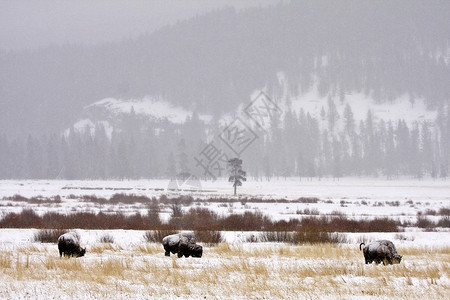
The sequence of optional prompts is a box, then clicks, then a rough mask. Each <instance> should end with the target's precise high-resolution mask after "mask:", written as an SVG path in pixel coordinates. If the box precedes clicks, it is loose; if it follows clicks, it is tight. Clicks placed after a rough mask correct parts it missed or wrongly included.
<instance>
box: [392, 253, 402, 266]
mask: <svg viewBox="0 0 450 300" xmlns="http://www.w3.org/2000/svg"><path fill="white" fill-rule="evenodd" d="M401 261H402V256H401V255H398V254H396V255H394V257H392V263H393V264H399V263H400V262H401Z"/></svg>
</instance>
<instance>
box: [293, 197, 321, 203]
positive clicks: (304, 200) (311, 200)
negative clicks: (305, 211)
mask: <svg viewBox="0 0 450 300" xmlns="http://www.w3.org/2000/svg"><path fill="white" fill-rule="evenodd" d="M296 202H299V203H317V202H319V199H318V198H315V197H301V198H298V199H297V201H296Z"/></svg>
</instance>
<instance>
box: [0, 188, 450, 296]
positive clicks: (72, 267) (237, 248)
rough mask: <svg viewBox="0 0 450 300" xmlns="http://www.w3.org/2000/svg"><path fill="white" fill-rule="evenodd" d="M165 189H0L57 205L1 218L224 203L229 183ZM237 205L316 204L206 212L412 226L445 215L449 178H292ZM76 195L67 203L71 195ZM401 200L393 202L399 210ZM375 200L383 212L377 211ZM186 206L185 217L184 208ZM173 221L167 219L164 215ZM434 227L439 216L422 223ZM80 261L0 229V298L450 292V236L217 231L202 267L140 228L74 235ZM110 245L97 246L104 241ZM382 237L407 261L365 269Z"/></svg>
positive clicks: (5, 206)
mask: <svg viewBox="0 0 450 300" xmlns="http://www.w3.org/2000/svg"><path fill="white" fill-rule="evenodd" d="M167 185H168V181H167V180H152V181H144V180H142V181H0V199H2V198H4V197H10V196H13V195H15V194H20V195H22V196H25V197H35V196H39V195H40V196H43V197H53V196H57V195H59V196H61V198H62V201H61V203H59V204H54V203H52V204H48V203H47V204H39V203H38V204H30V203H26V202H15V201H9V200H0V211H1V213H2V214H4V213H7V212H11V211H20V210H22V209H23V208H32V209H34V210H36V211H37V212H38V213H44V212H46V211H58V212H67V213H70V212H73V211H80V210H85V211H86V210H87V211H98V210H108V211H122V212H124V213H133V212H136V211H139V210H140V211H142V212H146V207H145V205H122V204H119V205H114V206H112V205H111V206H108V205H103V206H99V205H98V204H95V203H86V202H80V201H79V200H78V199H79V198H80V197H82V196H83V195H96V196H98V197H106V198H109V197H110V196H111V195H113V194H115V193H127V194H131V193H133V194H138V195H146V196H149V197H153V196H159V195H161V194H165V195H167V196H168V197H170V196H177V195H180V194H181V195H192V196H193V197H194V198H196V197H201V198H208V197H225V196H226V197H232V196H231V193H232V190H231V188H230V186H229V183H228V182H226V181H216V182H202V187H203V189H204V190H205V191H203V192H190V191H177V192H175V191H167V190H165V188H166V187H167ZM238 192H239V193H240V194H241V196H240V197H241V198H240V199H241V200H243V197H263V198H265V199H287V200H296V199H298V198H300V197H316V198H318V199H319V201H318V202H317V203H299V202H295V203H294V202H293V203H289V202H288V203H275V202H272V203H252V202H246V201H244V200H243V201H238V202H233V203H228V204H227V205H224V204H220V203H204V204H201V205H204V206H205V207H207V208H209V209H213V210H215V211H218V212H220V213H224V214H225V213H231V212H234V213H238V212H242V211H245V210H253V211H254V210H255V209H257V210H260V211H262V212H263V213H265V214H268V215H270V216H271V217H272V218H274V219H281V218H285V219H286V218H287V219H288V218H291V217H300V216H302V215H301V214H298V213H297V211H303V210H304V209H309V210H313V209H317V210H318V211H319V212H320V213H321V214H324V213H330V212H332V211H340V212H342V213H345V214H346V215H347V216H350V217H354V218H368V217H373V216H388V217H391V218H395V219H397V218H406V219H414V218H416V216H417V213H418V212H423V211H425V210H427V209H428V210H436V211H437V210H439V209H441V208H449V207H450V201H449V200H450V183H449V182H446V181H412V180H401V181H385V180H376V179H375V180H367V179H341V180H340V181H332V180H326V179H323V180H321V181H317V180H314V181H304V180H303V181H299V180H298V179H287V180H286V181H285V180H272V181H271V182H269V183H267V182H252V181H251V180H250V181H249V182H246V183H244V186H243V187H242V188H240V189H239V190H238ZM73 196H75V197H73ZM397 201H398V204H396V203H397ZM380 203H381V204H380ZM184 209H188V208H187V207H185V208H184ZM168 213H169V212H164V214H165V215H168ZM427 217H429V218H431V219H433V218H437V216H432V215H430V216H427ZM76 231H77V232H78V233H79V234H80V236H81V243H82V246H86V247H87V254H86V256H85V257H82V258H78V259H60V258H59V256H58V251H57V246H56V244H41V243H38V242H34V241H33V236H34V234H35V233H36V232H37V230H36V229H0V299H23V298H40V299H47V298H63V297H64V298H67V297H69V298H81V299H83V298H84V299H98V298H106V297H108V298H113V299H116V298H120V299H123V298H130V299H136V298H138V299H148V298H153V299H160V298H162V299H173V298H182V299H199V298H207V299H214V298H217V299H229V298H233V299H248V298H276V299H279V298H291V299H302V298H310V299H379V298H386V299H387V298H389V299H418V298H422V297H427V298H428V299H445V298H448V295H449V294H450V274H449V270H450V232H449V231H448V230H447V229H440V230H439V231H437V232H424V231H423V230H421V229H418V228H409V230H408V231H406V232H402V233H347V234H346V236H347V238H348V239H347V240H348V241H347V242H346V243H344V244H340V245H335V246H332V245H314V246H309V245H300V246H294V245H288V244H277V243H247V242H245V241H246V240H247V239H246V237H247V236H248V235H252V234H253V235H254V234H258V233H256V232H225V233H224V237H225V242H224V243H223V244H220V245H218V246H216V247H207V246H205V247H204V256H203V257H202V258H200V259H195V258H187V259H186V258H182V259H178V258H175V257H173V256H172V257H171V258H167V257H164V253H163V249H162V246H161V245H160V244H148V243H145V241H144V238H143V234H144V231H137V230H80V229H76ZM106 233H107V234H110V235H111V236H113V237H114V243H113V244H102V243H100V242H99V239H100V237H101V236H102V235H104V234H106ZM376 239H390V240H392V241H393V242H394V243H395V245H396V246H397V250H398V252H399V254H400V255H403V260H402V262H401V264H399V265H393V266H382V265H379V266H377V265H365V264H364V259H363V255H362V253H361V252H360V251H359V249H358V245H359V243H360V242H361V241H370V240H376Z"/></svg>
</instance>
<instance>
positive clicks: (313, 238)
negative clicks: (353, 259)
mask: <svg viewBox="0 0 450 300" xmlns="http://www.w3.org/2000/svg"><path fill="white" fill-rule="evenodd" d="M293 241H294V242H295V243H297V244H323V243H330V244H337V243H346V242H347V237H346V236H345V235H344V234H342V233H331V232H325V231H321V230H320V229H317V228H308V227H306V228H302V229H300V230H298V231H297V232H295V234H294V236H293Z"/></svg>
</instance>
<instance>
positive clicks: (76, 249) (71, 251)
mask: <svg viewBox="0 0 450 300" xmlns="http://www.w3.org/2000/svg"><path fill="white" fill-rule="evenodd" d="M58 250H59V256H60V257H61V256H62V255H63V253H64V256H68V257H70V256H75V257H81V256H84V254H85V253H86V248H84V249H83V248H81V247H80V243H79V241H78V237H77V234H76V233H75V232H67V233H64V234H63V235H61V236H60V237H59V238H58Z"/></svg>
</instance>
